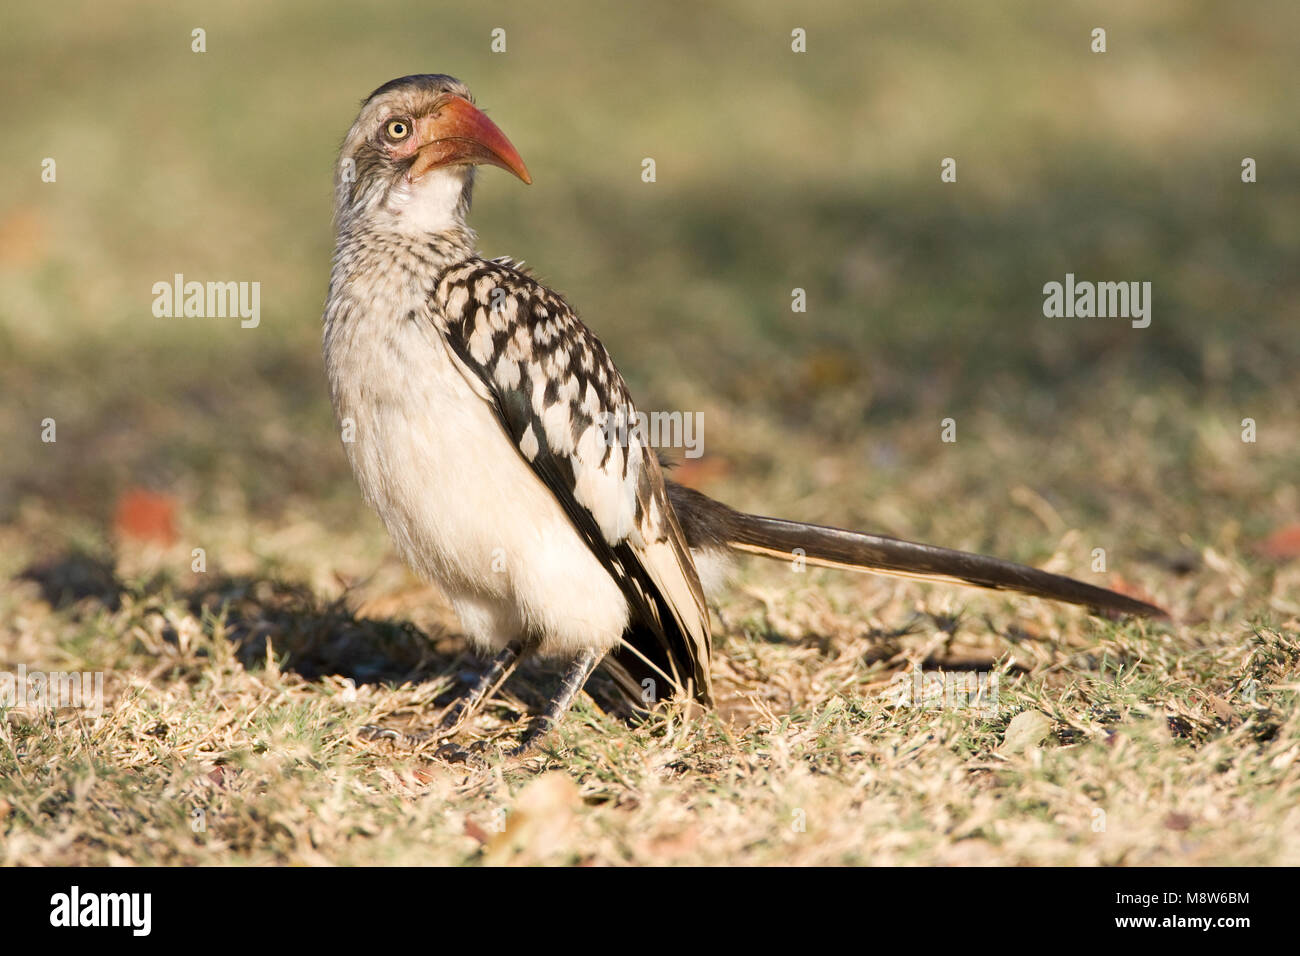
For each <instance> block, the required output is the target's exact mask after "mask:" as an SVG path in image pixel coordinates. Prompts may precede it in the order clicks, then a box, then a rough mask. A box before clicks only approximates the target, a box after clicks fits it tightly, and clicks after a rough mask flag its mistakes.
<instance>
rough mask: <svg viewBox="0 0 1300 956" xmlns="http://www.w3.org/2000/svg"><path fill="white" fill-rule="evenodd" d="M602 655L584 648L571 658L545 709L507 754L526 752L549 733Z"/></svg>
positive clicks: (515, 754)
mask: <svg viewBox="0 0 1300 956" xmlns="http://www.w3.org/2000/svg"><path fill="white" fill-rule="evenodd" d="M604 656H605V655H603V654H600V653H598V652H596V651H592V650H585V651H582V652H581V653H579V654H578V656H577V657H575V658H574V659H573V662H572V663H571V664H569V667H568V669H567V670H566V671H565V672H564V680H563V681H562V682H561V683H560V689H559V690H557V691H556V692H555V696H554V697H552V698H551V702H550V703H549V704H547V705H546V710H545V711H544V712H543V713H542V715H541V716H540V717H539V718H537V721H536V722H535V723H534V724H533V726H532V727H530V728H529V729H528V732H527V733H525V734H524V738H523V740H521V741H520V742H519V746H518V747H516V748H515V749H514V750H512V751H510V753H509V756H511V757H519V756H522V755H523V754H526V753H528V751H530V750H532V749H533V747H535V746H536V745H537V742H538V741H539V740H541V739H542V738H543V737H545V736H546V735H547V734H548V733H550V731H551V729H552V728H553V727H554V726H555V725H556V724H558V723H559V722H560V718H562V717H563V716H564V715H565V713H566V712H567V711H568V709H569V707H570V705H572V703H573V698H575V697H577V696H578V691H580V690H582V687H583V685H584V684H586V683H587V678H588V677H590V676H591V672H592V671H594V670H595V669H596V665H597V664H599V663H600V659H601V658H602V657H604Z"/></svg>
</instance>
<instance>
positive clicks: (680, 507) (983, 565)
mask: <svg viewBox="0 0 1300 956" xmlns="http://www.w3.org/2000/svg"><path fill="white" fill-rule="evenodd" d="M668 497H669V500H670V501H671V502H672V505H673V510H674V511H676V512H677V518H678V520H679V521H680V522H681V525H682V531H683V532H684V533H685V535H686V541H687V543H688V544H689V545H690V547H691V549H692V551H697V552H704V553H706V554H707V553H709V552H718V551H722V552H739V553H746V554H757V555H761V556H763V557H767V558H777V559H780V560H783V561H791V560H794V559H795V558H796V557H798V558H800V559H802V560H803V561H804V562H806V563H807V564H810V565H814V566H818V567H826V568H843V569H847V570H850V571H870V572H873V573H877V574H890V575H895V576H898V577H907V578H919V579H923V580H930V581H949V582H952V583H954V584H964V585H971V586H974V587H980V588H991V589H994V590H1005V591H1019V592H1020V593H1022V594H1032V595H1034V596H1035V597H1042V598H1050V599H1051V600H1053V601H1065V602H1067V603H1069V604H1081V605H1084V606H1086V607H1088V608H1091V609H1093V610H1094V612H1098V613H1102V614H1106V615H1108V616H1112V615H1115V614H1128V615H1138V616H1141V617H1168V616H1169V614H1168V612H1166V611H1165V610H1163V609H1162V608H1159V607H1156V606H1155V605H1154V604H1148V603H1146V602H1145V601H1139V600H1137V599H1135V598H1131V597H1128V596H1126V595H1123V594H1119V593H1118V592H1115V591H1109V590H1107V589H1106V588H1099V587H1095V586H1094V585H1091V584H1084V583H1083V582H1082V581H1076V580H1074V578H1067V577H1065V576H1064V575H1060V574H1051V573H1049V572H1047V571H1040V570H1038V569H1037V568H1030V567H1026V566H1025V565H1023V564H1015V563H1013V562H1011V561H1003V560H1001V559H1000V558H991V557H987V556H986V555H982V554H972V553H970V552H968V551H954V550H952V549H951V548H937V547H935V546H933V545H929V544H918V543H916V542H913V541H903V540H901V539H899V538H891V537H888V536H886V535H880V534H862V533H860V532H856V531H843V530H841V529H839V528H828V527H824V526H822V525H813V524H803V523H801V522H798V521H785V520H783V519H781V518H764V517H762V516H760V515H751V514H745V513H743V512H740V511H736V510H734V509H733V508H729V507H727V506H726V505H724V504H722V503H721V502H719V501H714V500H713V499H712V498H709V497H708V496H706V495H703V494H701V493H700V492H698V491H695V490H694V489H691V488H687V487H685V486H683V485H679V484H677V483H675V482H671V481H670V482H668Z"/></svg>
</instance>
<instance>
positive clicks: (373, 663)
mask: <svg viewBox="0 0 1300 956" xmlns="http://www.w3.org/2000/svg"><path fill="white" fill-rule="evenodd" d="M17 578H18V579H19V580H26V581H33V582H35V583H36V584H37V585H38V587H39V588H40V591H41V595H42V597H43V598H44V600H45V601H46V602H47V603H48V604H49V605H50V606H51V607H52V608H55V609H57V610H61V611H71V612H72V613H74V614H76V615H78V616H82V615H85V614H88V613H92V612H93V610H94V609H95V608H102V609H103V610H106V611H110V612H116V611H118V610H120V609H121V607H122V606H123V600H124V598H127V597H128V596H129V597H130V598H131V599H132V600H134V601H135V602H137V603H139V602H142V601H148V600H150V599H154V598H159V597H161V598H164V599H166V598H171V599H174V600H178V601H179V602H181V603H182V604H183V605H184V606H185V607H186V608H187V610H188V611H189V612H190V613H191V614H192V615H194V616H195V617H196V618H199V619H200V620H202V621H204V622H205V628H206V627H208V626H211V627H213V628H214V630H218V629H219V631H220V633H221V634H222V636H223V637H224V639H226V640H227V641H229V642H230V643H231V644H232V645H233V646H234V650H235V654H236V657H237V659H238V660H239V661H240V663H241V664H242V665H243V666H244V667H245V668H246V669H248V670H258V669H262V668H264V667H265V666H266V662H267V659H268V654H270V655H273V656H274V659H275V661H276V663H277V666H278V668H279V670H280V671H281V672H282V673H292V674H296V675H298V676H299V677H301V678H302V679H303V680H304V681H307V682H309V683H316V682H319V681H321V680H323V679H324V678H327V677H331V676H335V677H340V678H344V679H350V680H351V681H352V682H353V683H354V684H356V685H357V686H362V685H377V686H385V687H400V686H402V685H405V684H414V685H420V684H426V683H427V684H430V685H432V686H437V685H442V686H441V689H440V690H438V691H437V692H436V694H435V695H434V696H433V697H431V698H429V699H428V701H427V704H428V707H429V709H430V711H433V710H436V709H437V708H441V707H445V706H447V705H449V704H451V703H452V702H453V701H454V700H455V699H456V698H457V697H459V696H460V695H461V694H463V693H464V692H465V690H466V688H467V686H468V685H469V684H470V683H472V682H473V681H474V680H475V679H476V678H477V676H478V674H479V673H480V672H481V671H483V670H485V669H486V667H487V661H486V660H485V659H483V658H481V657H480V656H479V655H477V654H476V653H475V652H474V651H473V650H472V649H471V648H470V647H469V646H468V644H467V641H466V638H465V637H464V635H462V634H460V633H458V632H457V631H455V630H452V629H447V628H434V629H424V628H421V627H419V626H417V625H416V624H414V623H412V622H410V621H404V620H400V619H396V618H375V617H367V616H363V615H361V614H358V613H357V612H356V611H355V610H354V609H353V608H351V607H349V594H348V593H347V592H344V593H343V594H342V595H340V596H339V597H337V598H334V599H328V600H327V599H324V598H321V597H320V596H319V595H317V594H316V593H314V592H313V591H312V590H311V588H309V587H308V586H307V585H305V584H303V583H301V582H295V581H288V580H283V579H278V578H266V577H256V576H251V575H234V574H224V573H219V572H211V573H208V574H205V575H203V577H202V578H201V580H200V581H199V583H197V584H196V585H194V586H192V587H189V588H178V587H177V586H176V583H175V582H174V580H172V579H171V578H170V577H169V576H167V575H165V574H159V575H155V576H154V577H152V578H149V579H147V580H144V581H140V582H127V581H125V580H124V579H123V578H122V577H121V576H120V575H119V573H118V570H117V566H116V563H115V561H114V560H113V559H112V558H111V557H107V556H104V555H102V554H95V553H92V552H89V551H83V550H70V551H67V552H65V553H62V554H60V555H57V556H56V557H53V558H49V559H46V560H44V561H41V562H38V563H36V564H33V565H31V566H29V567H27V568H25V569H24V570H23V571H21V572H19V574H18V575H17ZM209 622H211V623H209ZM218 623H219V625H220V626H219V628H218V627H217V625H218ZM161 636H162V638H163V639H164V640H166V641H168V642H171V643H177V642H178V641H179V637H178V635H177V633H176V630H175V628H174V627H173V626H172V625H171V623H170V622H168V623H167V624H166V625H165V626H164V627H163V629H162V634H161ZM561 672H562V667H561V666H560V665H558V664H554V663H551V662H548V661H545V660H541V659H532V658H530V659H526V660H525V661H524V662H522V663H521V665H520V667H519V669H518V670H517V672H516V673H515V675H514V676H513V677H512V678H511V680H510V681H509V682H508V684H507V685H506V688H504V691H505V693H504V697H505V699H506V700H507V701H508V703H509V704H510V706H511V707H512V708H513V709H516V710H520V711H522V712H537V711H539V710H540V709H541V708H542V707H543V706H544V705H545V703H546V701H547V700H548V699H549V697H550V694H551V693H552V692H553V691H554V690H555V688H556V686H557V685H558V683H559V680H560V679H561ZM594 683H595V685H596V686H595V690H596V691H597V692H599V693H600V694H601V695H602V697H603V696H605V691H606V684H607V683H608V681H607V680H597V681H595V682H594ZM598 699H600V698H598ZM614 703H615V698H614V697H613V696H609V697H607V699H605V700H604V705H605V706H604V709H606V710H620V712H621V708H615V707H613V706H612V705H613V704H614ZM408 716H410V717H411V718H412V719H414V720H417V721H418V720H419V719H421V717H428V716H429V714H424V715H420V714H414V713H412V714H411V715H408Z"/></svg>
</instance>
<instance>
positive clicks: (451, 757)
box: [433, 740, 488, 770]
mask: <svg viewBox="0 0 1300 956" xmlns="http://www.w3.org/2000/svg"><path fill="white" fill-rule="evenodd" d="M486 750H487V741H485V740H476V741H474V742H473V743H472V744H470V745H469V746H468V747H462V746H461V745H460V744H451V743H448V744H443V745H442V746H441V747H439V748H438V749H437V750H435V751H434V753H433V755H434V756H435V757H437V758H438V759H439V760H445V761H446V762H447V763H463V764H464V765H465V766H467V767H469V768H470V769H471V770H486V769H487V768H488V762H487V758H486V757H485V756H484V755H483V754H484V751H486Z"/></svg>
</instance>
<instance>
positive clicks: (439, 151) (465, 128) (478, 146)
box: [410, 96, 533, 184]
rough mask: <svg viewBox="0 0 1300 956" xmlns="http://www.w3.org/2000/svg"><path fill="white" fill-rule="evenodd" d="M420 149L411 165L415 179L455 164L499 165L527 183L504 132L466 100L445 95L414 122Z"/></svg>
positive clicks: (527, 179) (523, 166)
mask: <svg viewBox="0 0 1300 956" xmlns="http://www.w3.org/2000/svg"><path fill="white" fill-rule="evenodd" d="M415 131H416V135H417V136H418V137H419V143H420V148H419V150H418V151H417V153H416V157H415V162H414V163H413V164H412V165H411V173H410V175H411V179H413V180H416V179H419V178H420V177H421V176H423V175H424V174H425V173H427V172H428V171H429V170H431V169H438V168H439V167H442V166H454V165H457V164H465V163H468V164H472V165H479V164H484V163H486V164H487V165H489V166H500V167H501V168H502V169H506V170H509V171H510V172H512V173H514V174H515V175H516V176H518V177H519V178H520V179H522V180H523V181H524V182H525V183H527V184H531V183H532V181H533V177H531V176H529V175H528V167H527V166H525V165H524V161H523V160H522V159H521V158H520V156H519V152H518V151H517V150H516V149H515V148H514V146H513V145H511V143H510V140H508V139H506V134H505V133H503V132H501V130H500V129H498V128H497V124H496V123H494V122H492V121H491V120H490V119H488V118H487V116H485V115H484V114H483V112H482V111H481V110H479V109H478V108H477V107H476V106H475V105H474V104H473V103H471V102H470V101H469V100H467V99H464V98H463V97H460V96H448V97H447V98H446V100H444V101H443V104H442V106H441V107H439V109H438V111H437V112H436V113H434V114H433V115H432V116H426V117H424V118H422V119H420V120H418V121H416V124H415Z"/></svg>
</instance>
